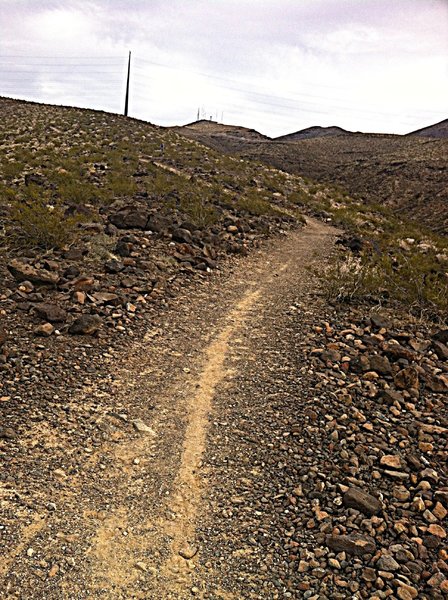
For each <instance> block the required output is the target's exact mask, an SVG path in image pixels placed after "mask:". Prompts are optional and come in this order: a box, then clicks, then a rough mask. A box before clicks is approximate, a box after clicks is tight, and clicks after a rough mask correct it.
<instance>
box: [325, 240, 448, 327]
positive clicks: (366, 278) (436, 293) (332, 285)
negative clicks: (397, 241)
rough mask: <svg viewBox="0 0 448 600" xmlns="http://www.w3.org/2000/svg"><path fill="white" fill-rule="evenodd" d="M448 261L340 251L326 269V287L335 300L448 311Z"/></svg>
mask: <svg viewBox="0 0 448 600" xmlns="http://www.w3.org/2000/svg"><path fill="white" fill-rule="evenodd" d="M447 269H448V265H447V264H441V263H440V262H439V260H438V259H437V258H436V257H435V256H434V255H433V254H429V255H425V254H423V253H421V252H418V251H417V250H415V251H413V252H410V253H394V254H386V253H376V252H365V253H362V254H361V255H360V256H354V255H349V256H345V255H341V254H338V255H337V256H336V257H335V258H334V259H333V260H332V261H331V262H330V263H329V264H328V266H327V267H326V268H325V269H324V272H323V275H322V284H323V291H324V294H325V296H326V297H327V299H328V300H330V301H333V302H335V301H336V302H337V301H339V302H360V301H369V302H374V303H383V302H391V301H392V302H398V303H399V304H400V305H401V306H403V307H405V308H406V309H407V310H409V311H410V312H412V313H413V314H417V315H419V316H427V317H431V318H435V317H437V318H439V317H441V318H443V317H444V316H445V318H446V315H447V314H448V274H447Z"/></svg>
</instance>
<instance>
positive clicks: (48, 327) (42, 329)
mask: <svg viewBox="0 0 448 600" xmlns="http://www.w3.org/2000/svg"><path fill="white" fill-rule="evenodd" d="M34 333H35V335H38V336H39V337H49V336H50V335H51V334H52V333H54V327H53V325H52V324H51V323H42V325H38V326H37V327H36V328H35V329H34Z"/></svg>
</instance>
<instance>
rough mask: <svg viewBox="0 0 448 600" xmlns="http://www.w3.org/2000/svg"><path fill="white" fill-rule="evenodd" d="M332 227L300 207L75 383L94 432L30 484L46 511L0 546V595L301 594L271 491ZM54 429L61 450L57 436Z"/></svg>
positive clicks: (295, 404)
mask: <svg viewBox="0 0 448 600" xmlns="http://www.w3.org/2000/svg"><path fill="white" fill-rule="evenodd" d="M336 233H337V232H336V230H334V229H332V228H331V227H328V226H325V225H323V224H321V223H319V222H317V221H314V220H312V219H309V220H308V224H307V226H306V227H305V228H303V229H302V230H300V231H297V232H295V233H291V234H290V235H288V236H285V237H284V238H282V239H277V240H275V241H273V242H270V243H269V244H268V247H267V248H265V249H263V250H260V251H256V252H254V253H253V254H252V255H251V256H249V257H248V258H246V259H244V260H242V261H240V262H239V263H238V265H237V266H234V267H233V268H231V269H229V272H225V273H224V274H223V275H222V276H221V278H219V277H218V276H216V277H214V278H212V279H211V280H210V281H209V280H207V279H205V280H204V284H203V285H198V286H196V287H195V288H194V289H193V290H189V291H188V292H186V294H185V296H184V297H181V298H178V299H176V303H175V306H174V308H172V309H170V311H168V312H166V313H165V314H161V315H160V318H159V322H157V323H154V327H153V328H152V329H150V330H149V331H148V332H147V334H146V336H145V340H144V341H142V342H139V343H138V344H137V345H136V347H135V349H134V351H133V352H132V355H130V356H128V357H126V360H125V361H123V364H121V365H118V366H117V368H116V372H115V379H114V381H113V384H112V385H111V389H110V391H109V393H106V392H105V391H101V390H97V389H90V390H86V391H85V394H84V397H83V398H80V399H79V400H78V401H77V402H78V404H79V406H80V407H88V406H89V402H90V401H92V400H93V399H96V400H97V403H96V404H95V406H96V407H97V408H96V409H95V410H92V419H94V421H95V425H96V431H97V434H96V437H95V436H93V438H92V445H91V447H89V448H86V449H78V450H79V452H78V455H77V456H78V458H77V460H78V467H79V468H77V469H75V470H72V471H71V470H70V469H68V468H67V467H64V465H62V466H61V468H60V469H55V482H56V483H55V486H54V488H53V489H48V490H42V491H41V492H40V493H41V495H42V494H43V495H45V494H46V495H45V502H48V503H49V505H51V506H52V507H53V510H49V511H46V512H45V513H43V512H42V514H36V515H35V516H34V519H33V520H32V521H31V522H30V523H29V525H27V527H24V528H23V531H22V535H21V538H22V541H21V544H20V547H15V548H6V552H5V549H3V551H2V554H3V555H4V556H3V559H2V560H3V562H2V563H1V564H0V588H1V586H3V588H2V589H3V590H4V592H3V593H2V594H0V595H1V597H2V598H3V597H6V598H20V599H23V600H28V599H39V600H42V599H45V600H61V599H65V598H70V599H73V600H75V599H87V598H89V599H97V598H101V599H113V600H119V599H126V600H128V599H132V598H136V599H137V598H138V599H148V600H150V599H154V600H163V599H173V600H182V599H184V598H192V597H193V598H194V597H198V598H203V599H209V600H211V599H235V600H239V599H243V598H284V597H302V596H300V594H299V593H298V592H296V591H294V590H295V588H294V581H293V579H291V574H290V573H289V571H288V560H287V554H288V553H287V550H285V548H284V537H285V531H286V530H287V529H288V514H287V513H288V511H285V510H284V506H283V504H281V503H280V504H279V506H277V504H278V502H277V501H276V499H277V498H281V497H282V493H283V492H282V488H283V487H284V485H285V482H287V483H288V484H292V485H293V484H294V482H291V475H290V473H291V471H289V470H288V465H287V463H288V461H290V462H291V463H294V462H297V461H298V460H299V457H298V456H297V455H295V454H294V451H293V450H292V449H291V450H288V448H286V450H285V444H286V445H287V444H288V441H289V436H290V431H291V424H292V423H294V422H295V421H297V415H299V414H300V412H301V409H303V405H302V402H303V399H304V398H308V397H310V395H311V396H312V390H309V389H308V388H307V383H306V376H303V373H301V367H302V366H303V365H301V357H300V352H299V350H298V344H300V338H301V322H302V320H304V319H307V320H308V323H309V322H310V321H311V320H313V319H314V318H316V324H317V323H319V322H320V321H319V318H320V317H319V302H321V300H319V298H318V296H317V294H316V284H317V280H318V275H316V274H314V273H315V272H316V271H319V268H320V267H321V266H322V264H323V263H324V261H325V259H326V257H327V256H328V255H329V253H330V251H331V247H332V245H333V242H334V236H335V234H336ZM302 371H303V370H302ZM98 402H99V403H100V404H99V406H100V407H101V408H100V409H99V408H98ZM80 410H81V408H80ZM296 433H297V434H298V435H299V434H300V432H298V431H296ZM36 435H39V433H38V432H36ZM46 435H47V436H49V433H48V432H46ZM52 436H53V437H54V438H55V439H56V438H58V432H57V431H54V432H52ZM59 442H60V443H64V444H66V447H67V460H69V457H72V449H71V448H70V439H69V436H66V435H64V439H63V440H62V434H61V439H60V440H59ZM84 450H85V452H84ZM42 460H45V457H43V458H42ZM296 466H297V465H296ZM298 467H300V464H299V465H298ZM47 556H51V559H50V560H49V559H48V558H47ZM55 557H57V558H56V559H55ZM288 590H289V591H288Z"/></svg>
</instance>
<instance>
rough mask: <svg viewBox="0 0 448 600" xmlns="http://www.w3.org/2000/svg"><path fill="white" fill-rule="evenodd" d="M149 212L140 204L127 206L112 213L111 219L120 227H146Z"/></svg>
mask: <svg viewBox="0 0 448 600" xmlns="http://www.w3.org/2000/svg"><path fill="white" fill-rule="evenodd" d="M148 218H149V212H148V210H147V209H146V208H144V207H140V206H125V207H124V208H121V209H120V210H119V211H118V212H116V213H114V214H113V215H110V217H109V221H110V222H111V223H112V224H113V225H115V227H118V229H146V225H147V223H148Z"/></svg>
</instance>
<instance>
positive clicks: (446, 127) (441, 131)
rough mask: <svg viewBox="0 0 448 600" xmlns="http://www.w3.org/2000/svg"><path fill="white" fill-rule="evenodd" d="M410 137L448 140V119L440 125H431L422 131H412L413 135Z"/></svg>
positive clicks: (410, 134)
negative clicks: (447, 138)
mask: <svg viewBox="0 0 448 600" xmlns="http://www.w3.org/2000/svg"><path fill="white" fill-rule="evenodd" d="M408 135H409V136H419V137H432V138H446V137H448V119H445V120H443V121H440V123H435V124H434V125H429V126H428V127H422V129H417V130H416V131H412V132H411V133H408Z"/></svg>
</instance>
